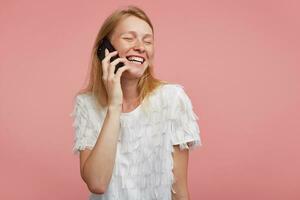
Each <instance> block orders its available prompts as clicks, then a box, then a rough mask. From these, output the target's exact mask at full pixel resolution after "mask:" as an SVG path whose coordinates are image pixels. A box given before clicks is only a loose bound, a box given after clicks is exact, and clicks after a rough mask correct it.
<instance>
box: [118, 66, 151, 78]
mask: <svg viewBox="0 0 300 200" xmlns="http://www.w3.org/2000/svg"><path fill="white" fill-rule="evenodd" d="M146 69H147V67H144V69H141V68H136V67H130V69H129V70H126V71H125V72H123V74H122V77H124V78H127V79H139V78H141V77H142V76H143V74H144V72H145V71H146Z"/></svg>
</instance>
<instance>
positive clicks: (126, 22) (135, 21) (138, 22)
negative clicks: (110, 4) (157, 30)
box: [114, 16, 153, 35]
mask: <svg viewBox="0 0 300 200" xmlns="http://www.w3.org/2000/svg"><path fill="white" fill-rule="evenodd" d="M129 31H134V32H137V33H139V34H151V35H152V34H153V33H152V29H151V27H150V25H149V24H148V23H147V22H145V21H144V20H142V19H140V18H138V17H135V16H128V17H125V18H124V19H122V20H121V21H120V22H119V23H118V25H117V26H116V27H115V30H114V32H115V33H116V34H118V35H120V34H122V33H125V32H129Z"/></svg>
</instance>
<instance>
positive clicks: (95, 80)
mask: <svg viewBox="0 0 300 200" xmlns="http://www.w3.org/2000/svg"><path fill="white" fill-rule="evenodd" d="M129 16H135V17H138V18H140V19H142V20H144V21H145V22H147V23H148V24H149V26H150V27H151V29H152V32H153V34H154V30H153V25H152V23H151V21H150V19H149V17H148V16H147V15H146V13H145V12H144V11H143V10H142V9H140V8H138V7H136V6H127V7H126V8H124V9H117V10H115V11H114V12H113V13H112V14H111V15H110V16H108V17H107V18H106V20H105V21H104V23H103V24H102V26H101V28H100V30H99V32H98V34H97V37H96V40H95V42H94V45H93V49H92V53H91V61H90V62H91V63H90V74H89V80H88V85H87V86H86V87H85V88H83V89H81V90H80V91H79V92H78V93H77V94H76V95H78V94H82V93H89V94H91V95H93V96H94V97H96V99H97V103H98V106H101V107H106V106H107V104H108V95H107V92H106V89H105V86H104V83H103V82H102V74H103V71H102V63H101V62H100V61H99V59H98V57H97V48H98V46H99V44H100V42H101V40H102V39H103V38H104V37H105V36H110V35H111V34H112V32H113V30H114V28H115V27H116V26H117V24H118V23H119V22H120V21H121V20H123V19H124V18H126V17H129ZM166 83H167V82H165V81H162V80H159V79H157V78H155V77H154V71H153V66H152V65H149V66H148V67H147V69H146V70H145V72H144V74H143V75H142V76H141V77H140V78H139V81H138V85H137V90H138V95H139V96H138V101H139V102H142V101H143V100H144V99H145V98H146V97H148V96H149V94H150V93H151V92H152V91H154V89H156V88H157V87H158V86H160V85H162V84H166Z"/></svg>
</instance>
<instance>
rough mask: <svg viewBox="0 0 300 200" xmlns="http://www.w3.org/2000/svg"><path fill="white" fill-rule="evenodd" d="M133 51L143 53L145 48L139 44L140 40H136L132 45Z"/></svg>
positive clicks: (141, 43)
mask: <svg viewBox="0 0 300 200" xmlns="http://www.w3.org/2000/svg"><path fill="white" fill-rule="evenodd" d="M134 50H136V51H139V52H144V51H145V46H144V44H143V42H141V41H140V40H137V41H136V43H135V45H134Z"/></svg>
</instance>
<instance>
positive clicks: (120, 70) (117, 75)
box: [115, 65, 129, 79]
mask: <svg viewBox="0 0 300 200" xmlns="http://www.w3.org/2000/svg"><path fill="white" fill-rule="evenodd" d="M128 69H129V67H128V66H126V65H125V66H123V67H120V68H119V69H118V71H117V73H116V75H115V77H116V78H118V79H120V77H121V76H122V73H123V72H124V71H126V70H128Z"/></svg>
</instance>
